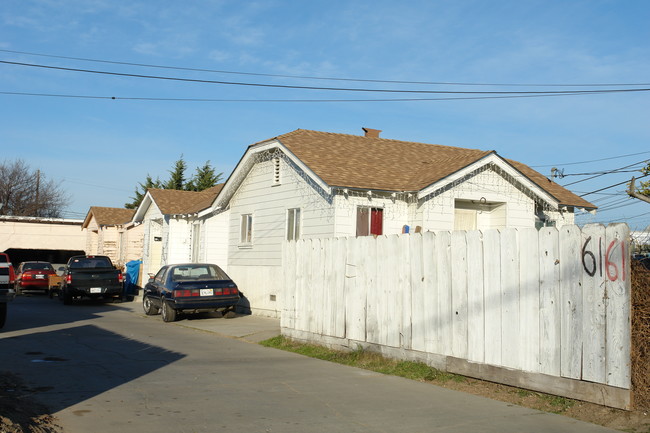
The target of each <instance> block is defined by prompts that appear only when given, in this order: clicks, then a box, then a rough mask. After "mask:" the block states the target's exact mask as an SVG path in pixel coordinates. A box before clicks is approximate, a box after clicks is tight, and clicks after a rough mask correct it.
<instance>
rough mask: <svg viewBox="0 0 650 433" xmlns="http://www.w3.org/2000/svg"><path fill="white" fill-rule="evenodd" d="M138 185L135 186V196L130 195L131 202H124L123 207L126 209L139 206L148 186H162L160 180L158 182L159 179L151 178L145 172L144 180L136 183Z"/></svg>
mask: <svg viewBox="0 0 650 433" xmlns="http://www.w3.org/2000/svg"><path fill="white" fill-rule="evenodd" d="M138 185H139V187H136V188H135V197H131V198H132V199H133V201H132V202H131V203H125V204H124V207H125V208H127V209H135V208H137V207H138V206H140V203H142V199H143V198H144V196H145V194H146V193H147V190H148V189H149V188H162V187H163V185H162V182H160V179H158V178H156V180H153V178H152V177H151V176H150V175H149V174H147V178H146V180H145V181H144V183H138Z"/></svg>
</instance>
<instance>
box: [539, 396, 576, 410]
mask: <svg viewBox="0 0 650 433" xmlns="http://www.w3.org/2000/svg"><path fill="white" fill-rule="evenodd" d="M539 396H540V398H541V399H542V400H544V401H545V402H546V403H548V405H549V406H551V408H552V409H551V412H553V413H563V412H566V411H567V410H568V409H569V408H571V407H572V406H573V405H574V404H575V400H572V399H570V398H565V397H559V396H557V395H550V394H540V395H539Z"/></svg>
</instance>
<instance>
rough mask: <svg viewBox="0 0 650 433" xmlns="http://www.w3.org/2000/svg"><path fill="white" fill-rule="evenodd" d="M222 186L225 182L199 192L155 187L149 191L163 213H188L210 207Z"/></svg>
mask: <svg viewBox="0 0 650 433" xmlns="http://www.w3.org/2000/svg"><path fill="white" fill-rule="evenodd" d="M221 188H223V184H219V185H215V186H213V187H211V188H208V189H206V190H203V191H198V192H197V191H179V190H175V189H154V188H152V189H149V190H148V191H147V192H148V194H149V195H150V196H151V199H152V200H153V201H154V202H155V204H156V205H157V206H158V208H159V209H160V212H162V213H163V215H186V214H193V213H197V212H199V211H201V210H203V209H205V208H207V207H210V205H211V204H212V202H213V201H214V199H215V197H216V196H217V195H218V194H219V191H221Z"/></svg>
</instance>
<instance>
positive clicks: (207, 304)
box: [142, 263, 240, 322]
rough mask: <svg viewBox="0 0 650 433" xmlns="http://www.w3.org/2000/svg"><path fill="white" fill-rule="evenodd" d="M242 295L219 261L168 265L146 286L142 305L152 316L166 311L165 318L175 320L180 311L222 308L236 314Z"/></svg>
mask: <svg viewBox="0 0 650 433" xmlns="http://www.w3.org/2000/svg"><path fill="white" fill-rule="evenodd" d="M239 297H240V294H239V290H238V289H237V285H236V284H235V283H234V282H233V281H232V280H231V279H230V277H228V275H226V273H225V272H224V271H223V270H221V268H220V267H219V266H217V265H213V264H210V263H187V264H180V265H167V266H163V267H162V268H161V269H160V270H159V271H158V273H157V274H156V275H155V276H154V277H152V278H151V279H149V282H148V283H147V285H146V286H145V287H144V293H143V297H142V307H143V308H144V312H145V314H147V315H148V316H152V315H154V314H158V313H159V312H161V311H162V319H163V321H165V322H173V321H175V320H176V318H177V316H178V313H207V312H216V311H219V312H221V313H222V314H223V315H224V316H225V317H234V315H235V313H234V309H235V305H237V303H238V302H239Z"/></svg>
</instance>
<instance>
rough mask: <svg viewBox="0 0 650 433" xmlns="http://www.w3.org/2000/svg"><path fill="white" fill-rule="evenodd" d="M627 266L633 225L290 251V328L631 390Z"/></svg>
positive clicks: (437, 360) (458, 234) (312, 243)
mask: <svg viewBox="0 0 650 433" xmlns="http://www.w3.org/2000/svg"><path fill="white" fill-rule="evenodd" d="M628 258H629V228H628V227H627V225H625V224H612V225H609V226H608V227H605V226H603V225H599V224H594V225H587V226H585V227H584V228H583V229H582V230H581V229H580V228H579V227H577V226H564V227H562V228H560V229H559V230H558V229H556V228H552V227H549V228H543V229H541V230H539V231H538V230H536V229H523V230H518V229H502V230H487V231H484V232H481V231H471V232H464V231H455V232H451V233H450V232H436V233H434V232H427V233H423V234H410V235H409V234H406V235H394V236H380V237H377V238H373V237H359V238H341V239H304V240H300V241H298V242H288V243H287V244H285V248H284V257H283V272H284V289H283V290H284V291H283V292H282V302H283V306H282V316H281V326H282V329H283V333H284V334H286V335H289V336H293V337H298V338H302V339H306V340H312V341H316V342H321V343H327V344H335V345H339V346H347V347H350V348H352V349H353V348H355V347H356V345H358V344H362V345H363V344H364V343H367V344H370V345H373V346H375V347H380V348H395V349H399V350H398V351H393V353H410V354H412V353H419V354H424V356H420V357H419V358H421V359H424V360H427V362H429V363H430V364H432V365H434V366H437V367H443V368H444V365H445V362H446V360H448V359H453V360H458V359H460V360H465V361H467V364H468V365H475V364H478V365H479V366H481V365H486V366H496V367H502V368H505V369H508V370H517V371H521V372H529V373H539V374H540V376H539V377H548V376H551V377H557V378H566V379H571V380H579V381H586V382H593V383H598V384H603V385H607V386H608V387H616V388H622V389H627V390H629V389H630V387H631V385H630V279H629V273H630V271H629V260H628ZM400 350H401V352H400ZM475 370H476V369H475ZM477 371H478V370H477ZM470 374H471V373H470ZM535 380H537V379H535ZM551 388H552V387H551ZM569 388H575V386H574V385H571V386H569ZM542 390H543V389H542ZM597 392H600V393H602V392H603V391H602V389H601V390H599V391H597ZM625 404H627V403H625Z"/></svg>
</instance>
